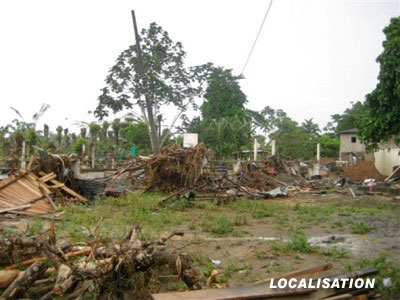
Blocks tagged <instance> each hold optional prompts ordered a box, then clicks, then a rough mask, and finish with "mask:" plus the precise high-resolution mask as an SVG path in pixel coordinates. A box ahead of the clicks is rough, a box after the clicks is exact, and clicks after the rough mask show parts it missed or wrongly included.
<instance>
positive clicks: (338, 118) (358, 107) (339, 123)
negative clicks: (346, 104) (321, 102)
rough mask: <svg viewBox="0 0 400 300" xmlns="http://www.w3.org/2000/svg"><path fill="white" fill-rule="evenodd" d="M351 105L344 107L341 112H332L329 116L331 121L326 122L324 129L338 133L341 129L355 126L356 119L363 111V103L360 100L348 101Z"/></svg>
mask: <svg viewBox="0 0 400 300" xmlns="http://www.w3.org/2000/svg"><path fill="white" fill-rule="evenodd" d="M350 104H351V107H350V108H346V110H345V111H344V112H343V113H342V114H334V115H332V116H331V118H332V120H333V122H332V123H331V124H328V126H329V125H330V126H329V127H328V126H327V127H326V128H325V130H327V131H330V130H333V132H334V133H335V134H336V135H338V134H339V133H340V132H341V131H343V130H347V129H353V128H357V120H359V119H360V116H362V115H363V114H364V112H365V105H364V104H363V103H361V102H360V101H357V102H350Z"/></svg>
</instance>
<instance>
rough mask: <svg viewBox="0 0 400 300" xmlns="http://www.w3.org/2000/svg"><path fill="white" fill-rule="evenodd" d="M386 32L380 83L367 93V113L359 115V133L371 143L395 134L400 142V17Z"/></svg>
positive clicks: (378, 59) (364, 139) (365, 140)
mask: <svg viewBox="0 0 400 300" xmlns="http://www.w3.org/2000/svg"><path fill="white" fill-rule="evenodd" d="M383 32H384V34H385V36H386V40H385V41H384V42H383V52H382V54H381V55H379V56H378V58H377V62H378V63H379V64H380V71H379V75H378V84H377V86H376V88H375V90H373V91H372V92H371V93H370V94H368V95H367V96H366V101H365V113H364V114H360V115H359V116H358V117H359V123H358V125H359V126H358V128H359V133H358V134H359V135H360V137H361V139H362V140H363V141H364V142H366V143H368V144H370V143H378V142H381V141H388V140H390V139H392V138H393V137H396V138H397V142H400V138H399V136H400V60H399V56H400V37H399V36H400V17H396V18H392V19H391V20H390V24H389V25H388V26H387V27H386V28H385V29H384V30H383Z"/></svg>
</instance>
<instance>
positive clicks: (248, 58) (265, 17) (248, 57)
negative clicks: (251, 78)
mask: <svg viewBox="0 0 400 300" xmlns="http://www.w3.org/2000/svg"><path fill="white" fill-rule="evenodd" d="M273 1H274V0H271V2H270V3H269V6H268V9H267V12H266V13H265V16H264V19H263V20H262V22H261V26H260V29H259V30H258V33H257V36H256V39H255V40H254V43H253V46H251V49H250V52H249V55H248V56H247V59H246V63H245V64H244V66H243V69H242V72H241V73H240V75H243V73H244V70H245V69H246V67H247V64H248V63H249V60H250V56H251V54H252V53H253V50H254V47H255V46H256V43H257V40H258V37H259V36H260V33H261V31H262V29H263V26H264V23H265V20H266V19H267V16H268V14H269V11H270V9H271V6H272V2H273Z"/></svg>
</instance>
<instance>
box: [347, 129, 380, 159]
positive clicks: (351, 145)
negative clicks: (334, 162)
mask: <svg viewBox="0 0 400 300" xmlns="http://www.w3.org/2000/svg"><path fill="white" fill-rule="evenodd" d="M357 132H358V129H356V128H353V129H348V130H344V131H342V132H340V152H339V153H340V155H339V158H340V160H344V161H348V162H349V164H354V163H356V162H357V161H360V160H371V159H372V155H368V154H367V153H366V152H365V145H364V144H363V143H361V141H360V140H359V138H358V137H357Z"/></svg>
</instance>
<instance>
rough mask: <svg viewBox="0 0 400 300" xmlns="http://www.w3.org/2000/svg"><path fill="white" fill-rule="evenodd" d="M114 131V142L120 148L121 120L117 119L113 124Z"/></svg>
mask: <svg viewBox="0 0 400 300" xmlns="http://www.w3.org/2000/svg"><path fill="white" fill-rule="evenodd" d="M111 126H112V129H113V136H114V141H115V146H116V148H118V146H119V131H120V128H121V120H120V119H115V120H114V121H113V122H112V124H111Z"/></svg>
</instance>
